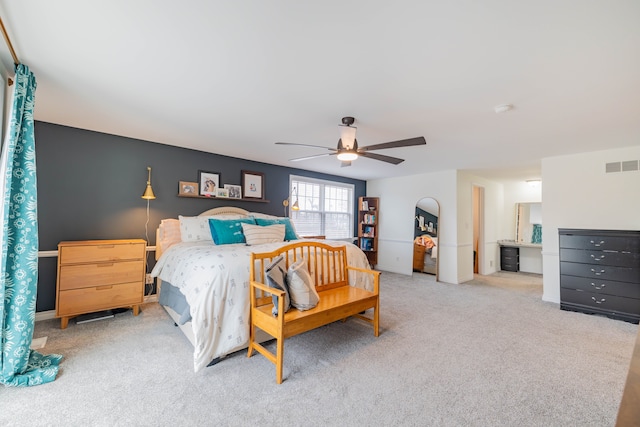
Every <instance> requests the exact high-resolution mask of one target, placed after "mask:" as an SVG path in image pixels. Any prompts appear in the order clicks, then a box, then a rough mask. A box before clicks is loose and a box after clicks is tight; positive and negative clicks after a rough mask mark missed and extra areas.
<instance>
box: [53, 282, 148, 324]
mask: <svg viewBox="0 0 640 427" xmlns="http://www.w3.org/2000/svg"><path fill="white" fill-rule="evenodd" d="M142 291H143V289H142V284H141V282H140V281H138V282H132V283H122V284H119V285H104V286H96V287H93V288H82V289H72V290H68V291H60V298H59V300H58V316H73V315H76V314H82V313H90V312H93V311H101V310H105V309H110V308H116V307H124V306H129V305H132V304H141V303H142Z"/></svg>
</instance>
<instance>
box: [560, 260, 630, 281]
mask: <svg viewBox="0 0 640 427" xmlns="http://www.w3.org/2000/svg"><path fill="white" fill-rule="evenodd" d="M560 274H562V275H569V276H579V277H588V278H593V279H602V280H614V281H617V282H630V283H639V282H640V267H633V268H632V267H612V266H606V265H590V264H579V263H576V262H565V261H561V262H560Z"/></svg>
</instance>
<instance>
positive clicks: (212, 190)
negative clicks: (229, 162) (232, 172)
mask: <svg viewBox="0 0 640 427" xmlns="http://www.w3.org/2000/svg"><path fill="white" fill-rule="evenodd" d="M198 183H199V184H200V195H201V196H207V197H216V196H217V195H218V188H219V187H220V174H219V173H218V172H206V171H198Z"/></svg>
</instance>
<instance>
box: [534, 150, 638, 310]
mask: <svg viewBox="0 0 640 427" xmlns="http://www.w3.org/2000/svg"><path fill="white" fill-rule="evenodd" d="M638 159H640V146H636V147H629V148H624V149H616V150H606V151H597V152H591V153H582V154H577V155H570V156H559V157H550V158H545V159H543V160H542V178H543V189H542V211H543V215H544V219H543V227H542V256H543V287H544V292H543V296H542V299H543V300H545V301H552V302H556V303H559V302H560V276H559V248H558V229H559V228H586V229H609V230H640V172H638V171H631V172H617V173H605V164H606V163H610V162H619V161H626V160H638Z"/></svg>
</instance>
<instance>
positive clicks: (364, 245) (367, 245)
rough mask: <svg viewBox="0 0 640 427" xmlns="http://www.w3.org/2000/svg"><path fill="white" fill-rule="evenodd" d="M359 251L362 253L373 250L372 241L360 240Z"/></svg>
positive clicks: (367, 239)
mask: <svg viewBox="0 0 640 427" xmlns="http://www.w3.org/2000/svg"><path fill="white" fill-rule="evenodd" d="M360 249H362V250H363V251H371V250H373V239H369V238H363V239H360Z"/></svg>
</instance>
